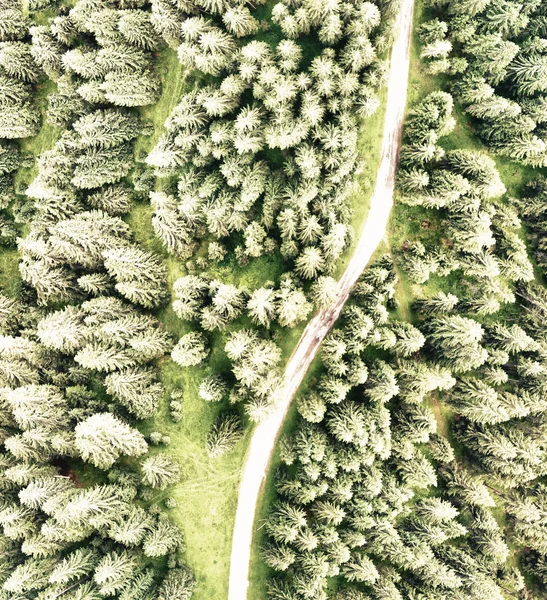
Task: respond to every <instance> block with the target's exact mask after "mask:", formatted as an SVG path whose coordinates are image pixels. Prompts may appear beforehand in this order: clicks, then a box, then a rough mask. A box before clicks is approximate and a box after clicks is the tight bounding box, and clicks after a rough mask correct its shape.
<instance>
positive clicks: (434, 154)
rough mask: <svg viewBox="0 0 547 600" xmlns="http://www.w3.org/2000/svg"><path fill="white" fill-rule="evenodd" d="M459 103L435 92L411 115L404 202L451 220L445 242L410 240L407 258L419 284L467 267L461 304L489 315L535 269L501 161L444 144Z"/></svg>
mask: <svg viewBox="0 0 547 600" xmlns="http://www.w3.org/2000/svg"><path fill="white" fill-rule="evenodd" d="M452 107H453V102H452V98H451V96H450V95H449V94H446V93H444V92H433V93H432V94H430V95H429V96H427V97H426V98H425V99H424V100H423V101H422V102H421V103H419V104H418V105H417V106H416V107H415V108H414V110H413V112H412V115H411V116H410V117H409V119H408V124H407V127H406V129H405V145H404V147H403V149H402V151H401V168H400V170H399V173H398V185H399V192H400V201H401V202H403V203H405V204H407V205H409V206H417V207H422V208H423V209H424V212H423V214H424V217H427V219H446V223H447V225H446V227H445V229H444V232H443V235H444V239H443V243H444V247H443V248H442V249H440V248H439V247H438V246H436V245H430V246H429V247H426V246H425V245H424V243H422V242H421V241H420V240H419V239H418V240H413V241H411V242H409V243H407V244H406V245H405V248H404V253H403V264H404V266H405V270H406V271H407V273H408V274H409V276H410V277H411V279H412V280H413V281H415V282H416V283H420V284H423V283H425V282H427V281H428V279H429V277H430V276H431V275H433V274H436V275H438V276H440V277H447V276H449V275H450V274H451V273H454V272H461V273H462V274H463V276H465V280H466V282H468V288H467V289H468V293H467V294H466V297H465V298H461V299H460V304H459V306H462V307H464V308H465V309H467V310H468V311H469V312H473V313H475V314H479V315H488V314H492V313H495V312H497V311H498V310H499V309H500V307H501V306H502V305H503V304H506V303H512V302H514V294H513V293H512V292H511V289H510V288H509V287H508V285H507V282H508V281H509V282H527V281H530V280H532V279H533V276H534V274H533V269H532V266H531V264H530V261H529V260H528V256H527V252H526V245H525V244H524V242H523V241H522V240H521V238H520V237H519V232H518V229H519V228H520V220H519V218H518V216H517V214H516V212H515V211H514V210H512V209H511V208H510V207H508V206H506V205H505V204H503V203H501V202H500V201H499V200H498V199H499V198H500V197H501V196H502V195H503V194H504V193H505V187H504V185H503V183H502V182H501V180H500V176H499V174H498V171H497V169H496V166H495V163H494V161H493V160H492V159H491V158H489V157H488V156H487V155H485V154H484V153H481V152H476V151H471V150H460V149H456V150H448V151H445V150H444V149H443V148H442V145H441V142H442V137H443V136H446V135H447V134H449V133H450V131H451V130H452V128H453V126H454V120H453V117H452ZM434 213H437V214H436V215H434ZM435 243H436V241H435ZM463 354H465V352H464V351H462V355H463ZM448 358H454V357H452V356H449V357H448Z"/></svg>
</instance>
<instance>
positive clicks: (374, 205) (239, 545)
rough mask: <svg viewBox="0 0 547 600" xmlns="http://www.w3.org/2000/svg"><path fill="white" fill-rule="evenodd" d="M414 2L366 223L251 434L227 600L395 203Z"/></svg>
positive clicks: (238, 592)
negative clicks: (279, 451)
mask: <svg viewBox="0 0 547 600" xmlns="http://www.w3.org/2000/svg"><path fill="white" fill-rule="evenodd" d="M413 4H414V2H413V0H404V2H403V4H402V7H401V11H400V14H399V18H398V21H397V25H396V39H395V43H394V46H393V50H392V59H391V65H390V72H389V78H388V85H387V90H388V95H387V106H386V114H385V118H384V135H383V141H382V153H381V161H380V166H379V170H378V175H377V178H376V185H375V189H374V193H373V195H372V200H371V204H370V209H369V212H368V215H367V219H366V224H365V226H364V228H363V230H362V232H361V235H360V237H359V241H358V243H357V246H356V248H355V249H354V251H353V255H352V257H351V260H350V262H349V264H348V266H347V267H346V269H345V271H344V273H343V275H342V277H341V278H340V280H339V281H338V294H337V299H336V301H335V303H334V304H333V306H331V307H330V308H328V309H324V310H321V311H319V312H318V313H317V314H316V315H315V316H314V318H313V319H312V320H311V321H310V322H309V323H308V325H307V326H306V328H305V330H304V332H303V334H302V336H301V338H300V340H299V341H298V344H297V346H296V348H295V350H294V352H293V354H292V356H291V358H290V359H289V362H288V363H287V366H286V369H285V374H284V381H283V385H282V388H281V390H280V397H279V399H278V403H277V405H276V406H275V409H274V410H273V411H272V412H271V414H269V415H268V416H267V417H265V418H264V420H263V421H261V422H260V423H259V424H258V426H257V427H256V429H255V430H254V432H253V436H252V439H251V442H250V446H249V451H248V454H247V459H246V462H245V466H244V470H243V474H242V478H241V483H240V488H239V497H238V506H237V512H236V518H235V526H234V535H233V538H232V555H231V562H230V581H229V590H228V600H245V599H246V598H247V588H248V586H249V565H250V561H251V550H252V541H253V533H254V530H255V527H254V525H255V514H256V507H257V502H258V499H259V496H260V492H261V489H262V483H263V481H264V478H265V476H266V474H267V471H268V466H269V464H270V459H271V456H272V453H273V451H274V448H275V443H276V441H277V439H278V436H279V432H280V430H281V427H282V425H283V422H284V420H285V417H286V415H287V411H288V409H289V407H290V405H291V401H292V398H293V397H294V394H295V393H296V390H297V389H298V387H299V386H300V384H301V382H302V380H303V379H304V376H305V375H306V373H307V372H308V370H309V368H310V365H311V363H312V361H313V359H314V358H315V356H316V354H317V351H318V349H319V347H320V345H321V343H322V341H323V339H324V337H325V336H326V334H327V333H328V332H329V331H330V329H331V328H332V326H333V325H334V323H335V322H336V320H337V319H338V316H339V315H340V312H341V311H342V308H343V306H344V304H345V302H346V300H347V299H348V297H349V294H350V291H351V288H352V287H353V285H354V284H355V282H356V281H357V279H358V278H359V276H360V275H361V273H362V272H363V270H364V268H365V267H366V265H367V264H368V262H369V260H370V258H371V256H372V255H373V253H374V252H375V250H376V248H377V247H378V245H379V244H380V242H381V241H382V239H383V237H384V234H385V230H386V226H387V223H388V219H389V214H390V211H391V207H392V205H393V192H394V186H395V172H396V168H397V159H398V155H399V147H400V143H401V136H402V127H403V118H404V114H405V108H406V93H407V82H408V70H409V62H410V42H411V33H412V11H413Z"/></svg>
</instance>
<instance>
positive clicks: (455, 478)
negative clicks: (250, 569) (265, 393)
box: [263, 259, 523, 600]
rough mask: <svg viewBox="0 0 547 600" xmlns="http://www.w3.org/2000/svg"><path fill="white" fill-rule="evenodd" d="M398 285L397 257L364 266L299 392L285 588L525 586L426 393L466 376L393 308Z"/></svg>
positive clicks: (288, 450) (278, 582)
mask: <svg viewBox="0 0 547 600" xmlns="http://www.w3.org/2000/svg"><path fill="white" fill-rule="evenodd" d="M395 283H396V276H395V274H394V271H393V269H392V266H391V264H390V262H389V260H388V259H383V260H382V261H381V262H380V263H376V264H375V265H374V266H373V267H371V268H369V269H368V270H367V271H366V272H365V274H364V276H363V277H362V279H361V280H360V282H359V283H358V284H357V286H356V288H355V289H354V294H353V298H354V301H353V302H352V303H351V304H350V305H348V306H346V308H345V309H344V312H343V314H342V320H341V325H340V326H339V327H337V328H336V329H335V330H334V331H333V332H332V333H331V334H330V335H329V337H328V338H327V339H326V340H325V343H324V345H323V352H322V362H323V371H321V374H320V375H319V378H318V379H317V380H316V381H314V382H313V383H312V384H311V385H310V386H308V388H307V389H306V390H305V391H304V392H303V393H302V394H301V395H300V397H299V399H298V411H299V413H300V415H301V417H302V418H301V420H300V422H299V425H298V426H297V428H296V431H295V432H294V433H293V434H291V435H290V436H289V437H288V438H286V439H284V440H283V441H282V445H281V456H282V461H283V464H284V466H282V467H281V469H280V471H279V473H278V474H277V477H276V488H277V492H278V494H279V500H278V503H277V504H276V505H275V506H274V508H273V509H272V511H271V513H270V515H269V517H268V519H267V521H266V530H267V536H268V543H267V544H266V546H265V547H264V548H263V558H264V560H265V562H266V563H267V564H268V565H269V566H270V567H271V568H272V569H274V570H275V571H277V572H278V573H279V574H278V575H276V576H275V577H273V578H272V579H271V581H270V586H269V596H270V597H271V598H273V599H276V600H281V599H283V600H285V599H287V598H289V599H291V600H293V599H294V600H300V599H304V598H314V599H321V598H327V597H328V594H327V591H326V583H327V578H329V577H337V578H338V592H339V597H340V598H343V599H344V600H356V599H359V600H360V599H362V598H374V599H375V600H376V599H377V600H380V599H382V600H384V599H388V598H389V599H390V600H391V599H394V600H395V599H400V598H414V597H423V598H431V599H433V598H440V597H442V598H447V599H448V598H450V599H454V600H455V599H457V598H463V597H467V598H473V599H476V600H487V599H488V600H490V599H499V600H501V599H502V598H504V593H505V592H506V591H507V590H515V591H518V590H520V589H521V587H522V585H523V583H522V578H521V577H520V575H519V574H518V572H513V571H511V568H510V567H509V565H508V563H507V557H508V553H509V550H508V547H507V544H506V542H505V538H504V533H503V530H502V529H501V528H500V526H499V525H498V523H497V522H496V520H495V519H494V518H493V516H492V514H491V513H490V512H489V509H490V508H491V507H492V506H494V501H493V499H492V497H491V496H490V494H489V492H488V490H487V488H486V487H485V486H484V484H483V483H482V482H481V480H480V479H478V478H476V477H474V476H471V475H468V474H466V473H465V472H464V471H462V469H461V466H460V465H459V464H458V462H457V461H456V459H455V455H454V453H453V451H452V448H451V446H450V444H449V442H448V440H447V439H446V438H445V437H443V436H442V435H440V434H438V433H437V432H436V429H437V422H436V419H435V415H434V412H433V411H432V409H431V408H430V407H429V405H428V403H426V402H425V399H426V396H428V395H429V394H431V393H432V392H436V391H443V390H444V391H445V393H450V394H452V393H453V394H454V396H455V397H456V395H457V394H456V392H455V391H454V392H453V390H455V389H456V388H455V385H456V379H455V378H454V377H453V376H452V374H451V372H450V370H449V369H447V368H446V367H443V366H441V365H439V364H436V363H435V362H434V361H426V360H424V359H423V357H422V358H419V356H420V355H421V353H422V352H423V351H424V350H426V349H427V346H426V336H424V335H423V334H422V333H421V332H420V331H419V330H418V329H417V328H416V327H414V326H412V325H410V324H408V323H404V322H401V321H396V320H392V319H390V318H389V317H388V312H387V310H386V303H388V304H389V303H390V302H391V299H392V297H393V292H394V284H395ZM382 309H383V310H382ZM387 340H389V342H388V341H387ZM380 349H381V350H382V351H383V352H382V354H381V356H382V358H379V355H378V350H380ZM418 353H420V355H419V354H418ZM418 492H419V493H418Z"/></svg>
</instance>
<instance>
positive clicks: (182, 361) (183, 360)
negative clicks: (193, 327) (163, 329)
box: [171, 331, 209, 367]
mask: <svg viewBox="0 0 547 600" xmlns="http://www.w3.org/2000/svg"><path fill="white" fill-rule="evenodd" d="M208 355H209V350H207V348H206V340H205V337H204V336H203V335H202V334H201V333H198V332H195V331H192V332H190V333H187V334H186V335H183V336H182V337H181V338H180V340H179V341H178V343H177V344H176V346H175V347H174V348H173V351H172V352H171V358H172V359H173V360H174V361H175V362H176V363H177V364H178V365H180V366H181V367H191V366H196V365H199V364H200V363H201V362H203V361H204V360H205V359H206V358H207V356H208Z"/></svg>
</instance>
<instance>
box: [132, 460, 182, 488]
mask: <svg viewBox="0 0 547 600" xmlns="http://www.w3.org/2000/svg"><path fill="white" fill-rule="evenodd" d="M141 469H142V478H143V481H144V483H146V484H147V485H150V486H151V487H153V488H159V489H160V490H164V489H165V488H167V487H168V486H170V485H172V484H174V483H176V482H177V481H178V480H179V476H180V468H179V465H178V464H177V463H175V462H173V461H172V460H171V459H170V458H169V457H168V456H165V455H163V454H156V455H154V456H150V457H149V458H147V459H146V460H145V461H143V463H142V464H141Z"/></svg>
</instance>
